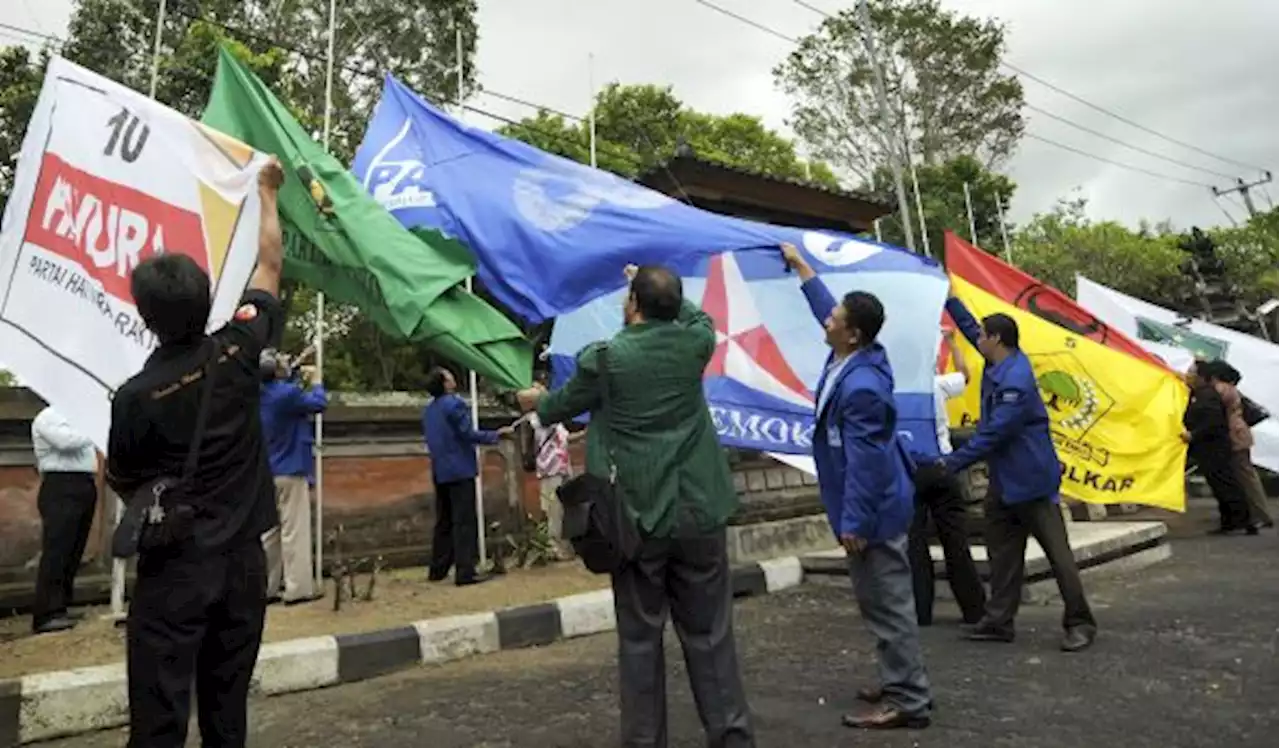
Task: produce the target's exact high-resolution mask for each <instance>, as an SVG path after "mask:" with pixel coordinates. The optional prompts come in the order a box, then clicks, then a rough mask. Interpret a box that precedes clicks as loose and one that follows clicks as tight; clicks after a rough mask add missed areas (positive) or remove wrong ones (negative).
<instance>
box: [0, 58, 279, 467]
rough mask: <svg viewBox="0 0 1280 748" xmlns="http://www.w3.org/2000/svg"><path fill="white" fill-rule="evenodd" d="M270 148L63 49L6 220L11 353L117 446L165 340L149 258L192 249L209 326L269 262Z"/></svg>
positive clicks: (100, 442)
mask: <svg viewBox="0 0 1280 748" xmlns="http://www.w3.org/2000/svg"><path fill="white" fill-rule="evenodd" d="M265 162H266V157H265V156H264V155H262V154H260V153H257V152H256V151H253V150H252V149H250V148H249V147H248V146H245V145H244V144H243V143H240V142H239V141H236V140H234V139H231V138H228V137H226V136H225V135H222V134H221V133H218V132H215V131H212V130H209V129H208V128H205V127H204V126H202V125H200V124H199V123H197V122H195V121H193V120H190V119H188V118H186V117H184V116H182V115H181V114H178V113H177V112H175V111H173V110H172V109H169V108H167V107H165V106H162V105H161V104H158V103H156V102H154V101H152V100H150V99H148V98H146V97H145V96H143V95H141V94H139V93H137V92H135V91H132V90H130V89H128V88H125V87H124V86H121V85H119V84H117V83H114V82H113V81H110V80H108V79H106V78H103V77H102V76H100V75H97V74H95V73H91V72H89V71H88V70H85V69H84V68H81V67H78V66H76V65H74V64H72V63H70V62H67V61H66V60H64V59H62V58H58V57H55V58H53V59H52V60H51V61H50V62H49V68H48V70H47V71H46V72H45V79H44V86H43V88H42V89H41V91H40V98H39V100H38V102H37V104H36V109H35V113H34V114H33V116H32V118H31V123H30V125H28V127H27V134H26V137H25V139H24V140H23V143H22V151H21V153H20V155H19V161H18V172H17V175H16V178H15V180H14V186H13V192H12V194H11V195H10V196H9V202H8V204H7V206H6V208H5V213H4V222H3V225H2V227H0V351H2V352H3V353H2V354H0V355H2V356H3V359H4V362H5V365H6V366H7V367H9V368H10V369H12V371H13V372H14V374H16V375H17V376H18V377H20V378H21V380H22V382H23V383H24V384H26V385H27V386H29V387H30V388H31V389H33V390H35V391H36V392H37V393H38V394H40V395H41V396H42V397H43V398H44V399H45V400H47V401H48V402H49V403H51V404H52V405H54V406H55V407H56V408H57V409H58V410H59V411H60V412H61V413H63V414H64V415H65V416H66V418H67V420H68V421H70V422H71V424H72V425H73V426H74V427H75V428H76V429H77V430H79V431H81V432H82V433H84V434H85V435H86V436H88V437H90V438H91V439H92V440H93V442H94V444H96V445H97V446H98V447H99V448H100V449H102V450H104V451H105V449H106V443H107V432H108V430H109V427H110V420H111V410H110V398H111V395H112V394H113V393H114V391H115V388H116V387H118V386H119V385H120V384H122V383H123V382H124V381H125V380H126V379H128V378H129V377H130V376H132V375H133V374H135V373H136V372H137V371H138V370H139V369H140V368H142V364H143V363H144V362H145V361H146V359H147V357H148V356H149V355H150V354H151V352H152V351H153V350H154V349H155V347H156V341H155V339H154V336H153V335H151V333H150V332H148V331H147V329H146V325H145V324H144V323H143V321H142V319H141V318H140V317H139V316H138V311H137V308H136V307H135V306H134V303H133V295H132V294H131V292H130V288H129V283H130V276H131V274H132V272H133V269H134V268H135V267H137V265H138V264H139V263H140V262H142V261H143V260H145V259H147V258H149V257H152V256H154V255H157V254H161V253H164V252H180V253H182V254H185V255H188V256H190V257H191V258H192V259H194V260H195V261H196V262H197V263H199V265H200V266H201V267H203V268H204V269H205V270H206V271H207V272H208V273H209V277H210V280H211V282H212V291H213V311H212V314H211V316H210V327H214V326H217V325H219V324H221V323H223V322H225V321H226V320H227V319H228V318H229V317H230V316H231V314H232V312H234V311H235V309H236V307H237V306H238V301H239V298H240V295H241V294H242V293H243V291H244V287H245V284H246V283H247V282H248V279H249V275H250V273H251V272H252V271H253V266H254V263H255V262H256V260H257V236H258V210H259V206H258V193H257V174H258V171H259V170H260V169H261V167H262V165H263V164H264V163H265Z"/></svg>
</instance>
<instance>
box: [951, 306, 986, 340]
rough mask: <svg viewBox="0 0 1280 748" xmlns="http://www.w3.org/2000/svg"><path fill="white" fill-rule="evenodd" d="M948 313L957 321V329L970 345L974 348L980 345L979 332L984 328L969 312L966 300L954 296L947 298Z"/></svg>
mask: <svg viewBox="0 0 1280 748" xmlns="http://www.w3.org/2000/svg"><path fill="white" fill-rule="evenodd" d="M947 314H950V315H951V320H952V321H953V322H955V323H956V329H958V330H959V331H960V334H961V335H963V336H964V339H965V340H967V341H969V345H971V346H973V347H974V348H977V347H978V333H979V332H981V330H982V328H980V327H978V320H976V319H974V318H973V315H972V314H970V313H969V309H968V307H966V306H965V305H964V302H963V301H961V300H959V299H957V298H955V297H952V298H950V299H947Z"/></svg>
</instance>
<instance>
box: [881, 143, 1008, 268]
mask: <svg viewBox="0 0 1280 748" xmlns="http://www.w3.org/2000/svg"><path fill="white" fill-rule="evenodd" d="M891 178H892V177H891V176H890V174H889V171H888V169H881V170H879V171H878V172H876V179H877V184H888V180H889V179H891ZM916 178H917V180H918V181H919V184H920V204H921V205H922V206H923V208H924V211H923V212H924V215H925V228H926V229H927V230H928V232H927V233H928V238H929V254H931V255H933V256H934V257H937V258H941V257H942V236H943V231H944V230H946V229H950V230H951V231H954V232H955V233H956V234H958V235H959V236H961V237H963V238H965V239H966V240H968V239H970V238H971V237H970V234H969V214H968V210H967V207H966V205H965V201H964V186H965V184H968V185H969V194H970V198H971V199H972V201H973V223H974V225H975V226H976V227H977V231H978V236H977V242H976V243H977V245H978V246H980V247H982V248H983V249H986V250H988V251H991V252H999V251H1002V249H1003V246H1004V241H1003V235H1002V233H1001V231H1000V215H1001V213H1002V210H1003V208H1002V207H1001V206H1007V205H1008V204H1009V201H1010V200H1011V199H1012V198H1013V193H1014V190H1015V189H1016V188H1017V186H1016V185H1015V184H1014V183H1013V180H1011V179H1009V178H1008V177H1006V176H1004V175H1002V174H996V173H995V172H992V171H988V170H987V169H985V168H983V166H982V164H981V163H979V162H978V160H977V159H976V158H973V157H972V156H959V157H956V158H953V159H950V160H948V161H945V162H943V163H940V164H937V165H936V166H920V167H917V169H916ZM881 180H884V181H881ZM907 189H908V197H909V199H910V200H911V209H912V212H911V216H912V218H911V221H912V223H911V228H912V230H913V231H914V232H915V236H916V242H917V247H921V246H923V240H922V238H921V236H920V218H919V213H918V211H916V210H915V208H916V204H915V197H914V194H913V193H914V190H912V185H911V182H910V179H909V178H908V182H907ZM1005 229H1006V230H1009V226H1008V224H1007V223H1006V226H1005ZM880 231H881V234H882V237H883V239H884V241H886V242H889V243H890V244H897V245H899V246H905V235H904V234H903V232H902V221H901V219H900V216H899V213H898V211H896V210H895V211H894V212H893V213H891V214H890V215H888V216H886V217H885V218H882V219H880Z"/></svg>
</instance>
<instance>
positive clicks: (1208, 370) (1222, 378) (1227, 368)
mask: <svg viewBox="0 0 1280 748" xmlns="http://www.w3.org/2000/svg"><path fill="white" fill-rule="evenodd" d="M1196 368H1197V370H1198V372H1197V373H1199V374H1200V376H1202V377H1205V378H1207V379H1216V380H1217V381H1219V382H1226V383H1227V384H1229V385H1232V386H1235V385H1238V384H1240V371H1239V370H1238V369H1236V367H1234V366H1232V365H1231V364H1229V363H1227V362H1226V361H1223V360H1222V359H1217V360H1214V361H1209V362H1208V363H1205V362H1197V365H1196Z"/></svg>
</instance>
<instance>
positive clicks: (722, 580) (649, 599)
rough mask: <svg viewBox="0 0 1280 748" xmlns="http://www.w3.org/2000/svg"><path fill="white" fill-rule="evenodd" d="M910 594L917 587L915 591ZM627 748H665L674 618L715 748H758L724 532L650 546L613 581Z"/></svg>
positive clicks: (657, 540)
mask: <svg viewBox="0 0 1280 748" xmlns="http://www.w3.org/2000/svg"><path fill="white" fill-rule="evenodd" d="M908 594H910V585H909V583H908ZM613 605H614V611H615V613H616V614H617V619H618V676H619V681H620V683H619V691H620V693H621V708H622V745H623V746H624V748H666V746H667V686H666V682H667V671H666V663H665V661H664V658H663V645H662V633H663V629H665V628H666V625H667V615H668V612H669V613H670V615H671V618H672V623H673V624H674V627H675V630H676V636H678V637H680V644H681V646H682V647H683V649H684V662H685V668H686V669H687V670H688V671H689V685H690V689H691V690H692V691H693V699H694V702H695V703H696V704H697V707H698V716H699V718H701V720H702V726H703V729H704V730H705V731H706V736H707V746H709V748H750V747H751V746H754V745H755V739H754V737H753V734H752V730H751V720H750V715H749V712H748V709H747V699H746V696H745V695H744V693H743V689H742V679H741V676H740V675H739V672H738V653H737V649H736V647H735V645H734V640H733V587H732V584H731V583H730V578H729V558H728V556H727V555H726V551H725V531H724V529H723V528H721V529H720V530H717V531H715V532H713V533H711V534H709V535H699V536H696V537H686V538H646V539H645V540H644V541H643V544H642V546H641V548H640V553H639V554H638V555H637V557H636V559H635V560H634V561H632V562H630V563H628V564H627V565H626V566H625V567H624V568H623V569H621V570H620V571H618V572H617V573H615V574H614V575H613Z"/></svg>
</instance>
